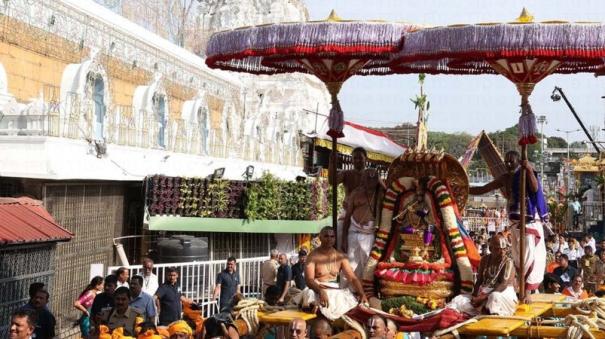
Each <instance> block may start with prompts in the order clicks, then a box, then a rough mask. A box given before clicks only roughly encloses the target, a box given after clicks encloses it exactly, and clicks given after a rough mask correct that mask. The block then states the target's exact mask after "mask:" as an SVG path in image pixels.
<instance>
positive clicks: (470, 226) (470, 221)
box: [462, 217, 506, 233]
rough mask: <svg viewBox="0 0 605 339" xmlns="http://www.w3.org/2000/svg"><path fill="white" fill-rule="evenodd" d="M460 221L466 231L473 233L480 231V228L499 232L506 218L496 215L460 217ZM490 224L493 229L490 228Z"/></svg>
mask: <svg viewBox="0 0 605 339" xmlns="http://www.w3.org/2000/svg"><path fill="white" fill-rule="evenodd" d="M462 222H463V224H464V227H465V228H466V230H467V231H469V232H470V231H473V232H475V233H480V232H481V230H482V229H485V231H486V232H489V231H491V230H493V231H495V232H501V231H503V230H504V227H505V226H506V218H497V217H462ZM491 225H493V227H494V228H493V229H491Z"/></svg>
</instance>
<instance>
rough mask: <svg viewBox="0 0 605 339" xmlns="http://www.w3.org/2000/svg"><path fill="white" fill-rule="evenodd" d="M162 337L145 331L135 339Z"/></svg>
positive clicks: (152, 331)
mask: <svg viewBox="0 0 605 339" xmlns="http://www.w3.org/2000/svg"><path fill="white" fill-rule="evenodd" d="M162 338H163V337H162V336H161V335H159V334H157V333H155V331H154V330H147V331H145V332H143V333H139V336H138V337H137V339H162Z"/></svg>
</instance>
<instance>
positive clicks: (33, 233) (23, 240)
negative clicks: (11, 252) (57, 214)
mask: <svg viewBox="0 0 605 339" xmlns="http://www.w3.org/2000/svg"><path fill="white" fill-rule="evenodd" d="M72 237H73V233H71V232H69V231H68V230H66V229H64V228H63V227H61V226H60V225H59V224H57V222H56V221H55V219H54V218H53V217H52V216H51V215H50V214H49V213H48V211H46V209H45V208H44V206H42V202H41V201H38V200H34V199H31V198H26V197H22V198H0V246H2V245H15V244H28V243H40V242H49V241H68V240H70V239H71V238H72Z"/></svg>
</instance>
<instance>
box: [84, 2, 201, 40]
mask: <svg viewBox="0 0 605 339" xmlns="http://www.w3.org/2000/svg"><path fill="white" fill-rule="evenodd" d="M95 1H96V2H98V3H100V4H101V5H104V6H105V7H107V8H109V9H111V10H113V11H115V12H117V13H119V14H120V15H122V16H124V17H125V18H127V19H128V20H130V21H132V22H134V23H136V24H139V25H141V26H143V27H145V28H146V29H148V30H150V31H152V32H154V33H156V34H157V35H159V36H161V37H163V38H165V39H168V40H170V41H171V42H173V43H174V44H176V45H178V46H181V47H185V48H187V49H190V50H193V49H194V48H193V47H194V46H195V45H196V39H195V37H196V35H197V33H198V29H199V28H198V27H197V25H196V14H197V12H198V10H199V8H200V3H199V1H198V0H128V1H119V0H95Z"/></svg>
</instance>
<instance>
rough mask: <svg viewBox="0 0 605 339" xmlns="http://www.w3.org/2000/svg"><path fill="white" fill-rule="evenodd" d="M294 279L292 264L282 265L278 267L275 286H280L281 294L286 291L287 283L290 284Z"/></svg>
mask: <svg viewBox="0 0 605 339" xmlns="http://www.w3.org/2000/svg"><path fill="white" fill-rule="evenodd" d="M290 280H292V268H291V267H290V265H287V264H286V265H280V266H279V268H278V269H277V283H276V284H275V286H277V288H279V294H282V293H283V292H284V289H285V288H286V284H288V283H289V282H290Z"/></svg>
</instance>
